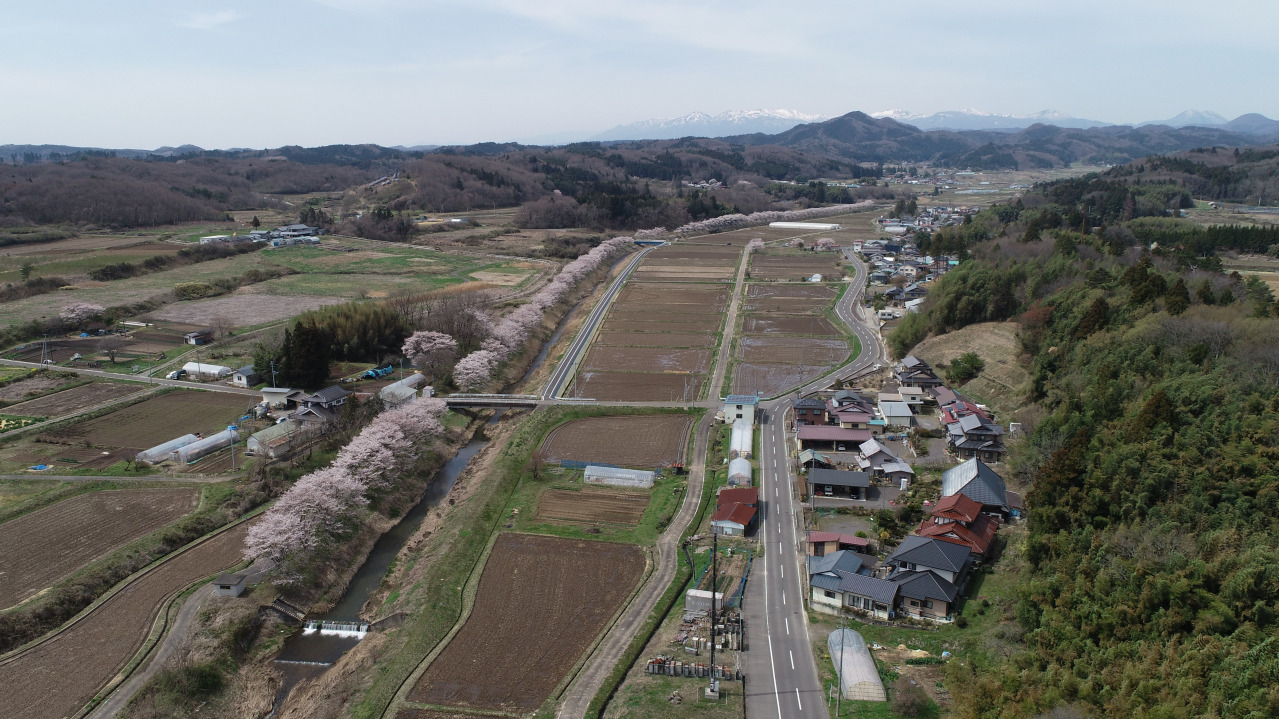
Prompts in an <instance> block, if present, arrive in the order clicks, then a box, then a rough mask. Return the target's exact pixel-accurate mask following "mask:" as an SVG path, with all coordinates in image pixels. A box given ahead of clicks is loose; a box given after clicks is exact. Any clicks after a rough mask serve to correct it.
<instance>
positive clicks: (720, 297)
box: [616, 282, 729, 309]
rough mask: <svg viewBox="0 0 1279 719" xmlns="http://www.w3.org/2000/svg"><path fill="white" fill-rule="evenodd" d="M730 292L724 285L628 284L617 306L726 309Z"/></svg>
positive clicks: (619, 297) (618, 299) (618, 298)
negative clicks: (689, 306) (695, 306)
mask: <svg viewBox="0 0 1279 719" xmlns="http://www.w3.org/2000/svg"><path fill="white" fill-rule="evenodd" d="M728 295H729V290H728V288H727V287H725V286H723V285H702V286H697V285H687V284H661V283H658V282H645V283H642V284H628V285H627V286H626V287H625V288H624V289H623V290H622V292H621V294H619V295H618V297H617V300H616V301H617V304H618V305H620V306H624V307H628V306H631V305H634V304H637V303H639V304H645V305H648V304H662V305H669V304H693V305H697V306H699V307H708V308H709V307H715V308H720V309H722V308H724V307H726V306H727V305H728Z"/></svg>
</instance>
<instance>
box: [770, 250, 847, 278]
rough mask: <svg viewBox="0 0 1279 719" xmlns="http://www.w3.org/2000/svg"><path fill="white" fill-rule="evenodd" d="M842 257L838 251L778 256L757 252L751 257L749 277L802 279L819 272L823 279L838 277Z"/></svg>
mask: <svg viewBox="0 0 1279 719" xmlns="http://www.w3.org/2000/svg"><path fill="white" fill-rule="evenodd" d="M842 257H843V255H841V254H840V253H838V252H814V253H812V254H805V255H783V256H780V257H774V256H769V255H763V254H758V253H757V254H755V255H753V256H752V257H751V267H750V271H751V277H752V278H754V279H759V280H791V281H802V280H806V279H808V278H809V277H810V276H812V275H813V274H820V275H822V277H823V279H830V278H832V277H834V278H839V277H842V276H843V274H844V269H843V265H841V264H840V259H841V258H842Z"/></svg>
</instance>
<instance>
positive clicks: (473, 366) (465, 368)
mask: <svg viewBox="0 0 1279 719" xmlns="http://www.w3.org/2000/svg"><path fill="white" fill-rule="evenodd" d="M497 364H498V356H497V355H496V354H494V353H493V352H490V351H489V350H476V351H474V352H472V353H471V354H469V355H467V356H465V357H463V358H462V359H460V360H458V362H457V364H456V365H453V381H454V382H456V383H457V386H458V387H459V388H461V389H464V390H467V391H470V392H474V391H475V390H477V389H482V388H483V387H484V386H485V385H487V384H488V383H489V381H490V380H492V379H493V370H494V369H496V368H497Z"/></svg>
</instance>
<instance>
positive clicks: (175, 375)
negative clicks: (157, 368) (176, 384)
mask: <svg viewBox="0 0 1279 719" xmlns="http://www.w3.org/2000/svg"><path fill="white" fill-rule="evenodd" d="M186 374H187V371H186V370H184V369H175V370H173V371H172V372H170V373H168V374H166V375H165V376H164V378H165V379H182V378H183V377H185V376H186Z"/></svg>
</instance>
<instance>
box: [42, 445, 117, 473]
mask: <svg viewBox="0 0 1279 719" xmlns="http://www.w3.org/2000/svg"><path fill="white" fill-rule="evenodd" d="M136 454H137V452H134V451H132V450H128V449H121V448H118V447H117V448H113V449H111V450H110V451H107V450H102V449H98V448H96V447H59V448H58V449H57V451H56V452H54V453H53V454H52V455H49V456H40V455H36V456H35V457H33V458H32V460H31V461H30V462H24V463H26V464H39V463H40V462H44V463H46V464H48V462H49V460H52V461H53V463H54V464H55V465H70V466H67V467H64V469H71V468H72V467H74V468H75V469H106V468H107V467H110V466H111V465H113V464H115V463H116V462H123V461H125V460H127V459H133V457H134V455H136Z"/></svg>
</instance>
